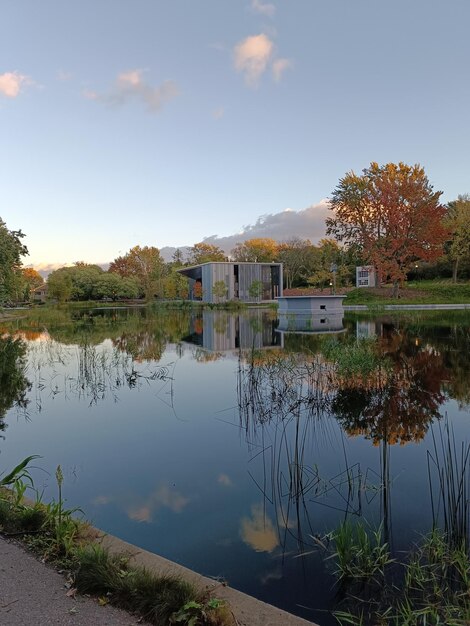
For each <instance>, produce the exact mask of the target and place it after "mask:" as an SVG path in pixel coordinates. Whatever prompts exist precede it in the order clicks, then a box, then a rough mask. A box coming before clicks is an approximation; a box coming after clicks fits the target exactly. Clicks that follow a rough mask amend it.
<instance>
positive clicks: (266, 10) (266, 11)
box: [251, 0, 276, 17]
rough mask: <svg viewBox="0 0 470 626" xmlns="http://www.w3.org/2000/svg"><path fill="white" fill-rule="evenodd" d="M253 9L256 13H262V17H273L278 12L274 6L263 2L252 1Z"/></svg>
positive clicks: (259, 0) (258, 0)
mask: <svg viewBox="0 0 470 626" xmlns="http://www.w3.org/2000/svg"><path fill="white" fill-rule="evenodd" d="M251 9H252V11H254V12H255V13H260V14H261V15H266V16H267V17H273V16H274V13H275V12H276V7H275V6H274V4H270V3H269V2H261V0H251Z"/></svg>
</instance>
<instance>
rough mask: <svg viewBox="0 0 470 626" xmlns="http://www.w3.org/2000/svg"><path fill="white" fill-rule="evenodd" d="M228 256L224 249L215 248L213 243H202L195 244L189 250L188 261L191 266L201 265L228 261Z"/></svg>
mask: <svg viewBox="0 0 470 626" xmlns="http://www.w3.org/2000/svg"><path fill="white" fill-rule="evenodd" d="M226 260H227V256H226V254H225V252H224V251H223V250H222V248H219V247H218V246H214V245H213V244H211V243H205V242H204V241H201V242H199V243H195V244H194V246H193V247H192V248H189V256H188V261H189V263H190V264H191V265H199V264H200V263H208V262H209V261H226Z"/></svg>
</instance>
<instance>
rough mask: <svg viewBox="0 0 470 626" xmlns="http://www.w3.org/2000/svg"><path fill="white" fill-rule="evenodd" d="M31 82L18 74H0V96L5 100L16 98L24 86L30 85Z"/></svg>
mask: <svg viewBox="0 0 470 626" xmlns="http://www.w3.org/2000/svg"><path fill="white" fill-rule="evenodd" d="M31 83H32V80H31V79H30V78H29V77H28V76H25V75H24V74H20V73H19V72H5V73H4V74H0V94H2V95H3V96H5V97H7V98H16V97H17V96H18V95H19V93H20V91H21V90H22V88H23V86H24V85H30V84H31Z"/></svg>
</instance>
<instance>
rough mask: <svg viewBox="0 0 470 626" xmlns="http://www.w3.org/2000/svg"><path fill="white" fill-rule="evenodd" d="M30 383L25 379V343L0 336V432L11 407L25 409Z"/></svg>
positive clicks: (17, 339) (19, 339)
mask: <svg viewBox="0 0 470 626" xmlns="http://www.w3.org/2000/svg"><path fill="white" fill-rule="evenodd" d="M30 388H31V383H30V382H29V380H28V379H27V377H26V343H25V342H24V341H23V340H22V339H21V338H13V337H9V336H3V337H1V336H0V430H4V428H5V423H4V421H3V418H4V417H5V414H6V412H7V411H8V410H9V409H10V408H11V407H13V406H16V407H18V408H21V409H26V407H27V405H28V397H27V394H28V391H29V390H30Z"/></svg>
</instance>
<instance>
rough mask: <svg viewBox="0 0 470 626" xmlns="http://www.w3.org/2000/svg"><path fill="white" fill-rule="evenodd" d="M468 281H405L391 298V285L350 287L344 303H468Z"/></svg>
mask: <svg viewBox="0 0 470 626" xmlns="http://www.w3.org/2000/svg"><path fill="white" fill-rule="evenodd" d="M469 303H470V282H465V283H457V284H453V283H451V282H448V281H420V282H413V283H407V284H406V285H405V287H404V289H403V290H401V292H400V297H399V298H398V299H397V298H393V297H392V290H391V287H382V289H380V290H379V289H373V290H372V289H366V288H361V289H352V290H351V291H349V292H348V294H347V298H345V300H344V304H345V305H346V306H348V305H354V304H365V305H378V306H380V305H385V304H469Z"/></svg>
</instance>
